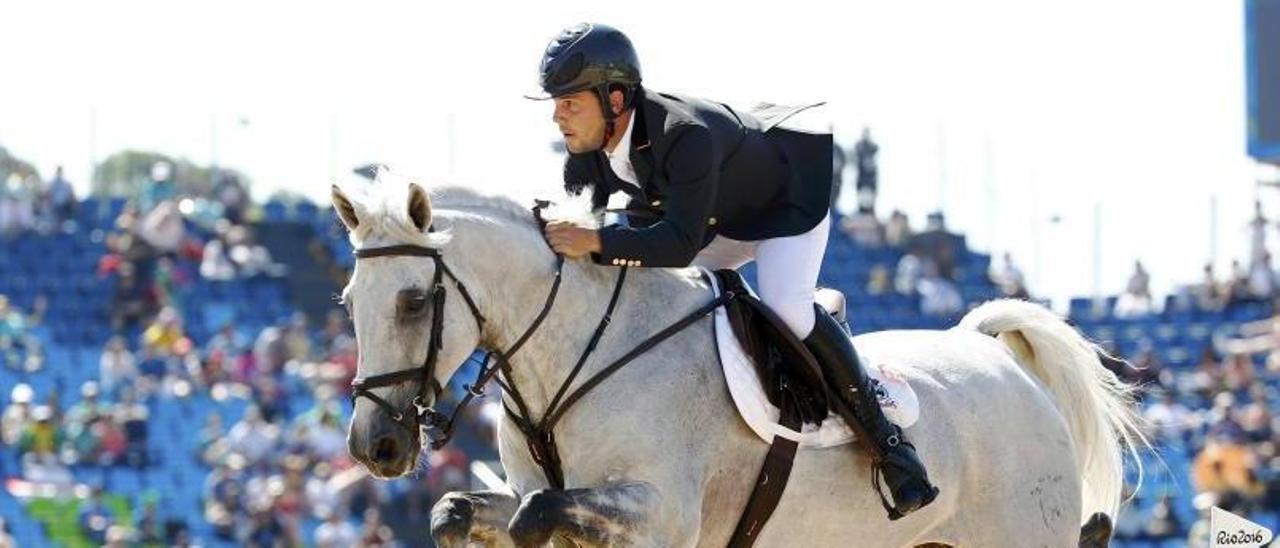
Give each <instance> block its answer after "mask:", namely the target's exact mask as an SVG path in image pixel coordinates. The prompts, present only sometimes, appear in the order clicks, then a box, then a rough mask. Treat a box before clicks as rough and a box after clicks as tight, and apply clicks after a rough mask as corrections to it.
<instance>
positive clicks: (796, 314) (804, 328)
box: [693, 215, 831, 340]
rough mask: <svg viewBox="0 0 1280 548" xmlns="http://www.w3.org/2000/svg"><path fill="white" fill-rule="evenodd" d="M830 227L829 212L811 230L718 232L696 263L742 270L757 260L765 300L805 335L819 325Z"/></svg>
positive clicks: (795, 330) (758, 280)
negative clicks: (742, 236)
mask: <svg viewBox="0 0 1280 548" xmlns="http://www.w3.org/2000/svg"><path fill="white" fill-rule="evenodd" d="M830 230H831V216H830V215H828V216H826V217H824V218H823V219H822V222H819V223H818V225H817V226H815V227H813V228H812V229H810V230H809V231H808V232H805V233H803V234H797V235H795V236H786V237H783V238H769V239H767V240H758V241H750V242H747V241H742V240H731V239H729V238H725V237H724V236H716V237H715V239H713V240H711V243H710V244H707V247H705V248H703V249H702V251H700V252H699V253H698V256H697V257H695V258H694V259H693V264H694V266H700V267H703V268H707V269H710V270H719V269H722V268H732V269H735V270H736V269H738V268H739V267H741V266H742V265H744V264H747V263H749V262H751V261H752V260H755V261H756V284H757V286H758V287H756V291H758V292H759V294H760V300H762V301H764V304H765V305H767V306H768V307H769V308H770V309H771V310H773V311H774V312H776V313H777V314H778V316H780V317H781V318H782V321H783V322H785V323H786V324H787V327H790V328H791V331H792V332H793V333H795V335H796V336H797V337H799V338H800V339H801V340H803V339H804V338H805V337H808V336H809V332H810V331H813V320H814V316H813V314H814V312H813V292H814V290H815V289H816V288H817V285H818V271H819V270H821V269H822V255H823V254H824V253H826V251H827V236H828V233H829V232H830Z"/></svg>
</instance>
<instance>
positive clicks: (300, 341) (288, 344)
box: [284, 312, 311, 360]
mask: <svg viewBox="0 0 1280 548" xmlns="http://www.w3.org/2000/svg"><path fill="white" fill-rule="evenodd" d="M284 345H285V354H286V356H287V359H288V360H309V359H311V333H310V331H309V330H308V328H307V315H306V314H303V313H302V312H294V313H293V316H292V317H291V318H290V320H289V324H288V325H287V326H286V327H285V331H284Z"/></svg>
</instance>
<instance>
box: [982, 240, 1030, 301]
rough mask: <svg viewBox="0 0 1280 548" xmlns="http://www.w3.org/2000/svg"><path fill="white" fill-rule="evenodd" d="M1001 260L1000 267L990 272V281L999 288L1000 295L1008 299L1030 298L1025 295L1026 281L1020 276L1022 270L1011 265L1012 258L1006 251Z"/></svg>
mask: <svg viewBox="0 0 1280 548" xmlns="http://www.w3.org/2000/svg"><path fill="white" fill-rule="evenodd" d="M1001 259H1002V260H1001V264H1000V267H999V268H998V269H996V268H993V269H992V271H991V281H993V282H995V284H996V285H997V286H999V287H1000V293H1001V295H1002V296H1004V297H1006V298H1010V299H1029V298H1031V295H1029V294H1028V293H1027V284H1026V279H1025V278H1024V277H1023V275H1022V269H1020V268H1018V266H1017V265H1015V264H1013V256H1012V255H1010V254H1009V252H1007V251H1006V252H1005V253H1004V255H1002V256H1001Z"/></svg>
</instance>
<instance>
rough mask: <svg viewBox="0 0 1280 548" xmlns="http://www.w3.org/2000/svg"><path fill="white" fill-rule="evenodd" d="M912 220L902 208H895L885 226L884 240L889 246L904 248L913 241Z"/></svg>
mask: <svg viewBox="0 0 1280 548" xmlns="http://www.w3.org/2000/svg"><path fill="white" fill-rule="evenodd" d="M911 237H912V232H911V222H910V221H908V220H907V214H906V213H903V212H902V211H901V210H897V209H895V210H893V213H891V214H890V215H889V221H888V222H886V223H885V226H884V241H885V243H886V244H889V247H894V248H899V249H900V248H903V247H906V246H907V242H910V241H911Z"/></svg>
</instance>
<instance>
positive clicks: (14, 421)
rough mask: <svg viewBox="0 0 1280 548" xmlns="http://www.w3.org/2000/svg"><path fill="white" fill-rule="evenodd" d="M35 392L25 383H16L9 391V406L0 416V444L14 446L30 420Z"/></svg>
mask: <svg viewBox="0 0 1280 548" xmlns="http://www.w3.org/2000/svg"><path fill="white" fill-rule="evenodd" d="M34 397H35V392H34V391H33V390H32V389H31V386H30V385H28V384H26V383H18V384H16V385H14V386H13V390H11V391H10V392H9V406H8V407H5V409H4V415H3V417H0V445H4V446H6V447H16V446H17V445H18V443H19V441H21V439H22V434H23V432H24V431H25V430H26V428H27V424H29V423H30V422H31V420H32V418H31V400H32V399H33V398H34Z"/></svg>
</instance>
